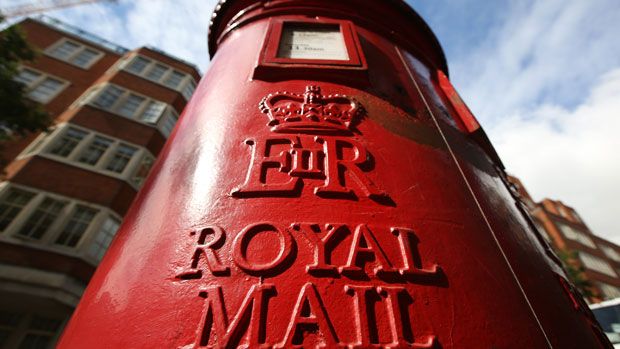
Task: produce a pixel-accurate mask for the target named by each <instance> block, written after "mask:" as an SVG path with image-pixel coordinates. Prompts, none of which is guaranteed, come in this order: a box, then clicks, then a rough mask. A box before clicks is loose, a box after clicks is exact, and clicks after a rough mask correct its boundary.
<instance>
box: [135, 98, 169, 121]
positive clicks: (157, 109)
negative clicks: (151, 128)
mask: <svg viewBox="0 0 620 349" xmlns="http://www.w3.org/2000/svg"><path fill="white" fill-rule="evenodd" d="M165 108H166V104H164V103H162V102H157V101H150V102H149V104H148V105H147V106H146V108H144V111H143V112H142V115H140V120H141V121H144V122H147V123H149V124H156V123H157V121H158V120H159V117H160V116H161V113H162V112H163V111H164V109H165Z"/></svg>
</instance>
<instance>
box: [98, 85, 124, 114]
mask: <svg viewBox="0 0 620 349" xmlns="http://www.w3.org/2000/svg"><path fill="white" fill-rule="evenodd" d="M123 92H125V91H124V90H123V89H121V88H120V87H116V86H114V85H107V86H106V87H105V88H103V89H102V91H101V93H100V94H99V96H98V97H97V99H95V101H94V103H93V104H94V105H96V106H98V107H101V108H104V109H112V106H113V105H114V104H116V101H117V100H118V99H119V98H120V97H121V95H122V94H123Z"/></svg>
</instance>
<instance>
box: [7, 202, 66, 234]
mask: <svg viewBox="0 0 620 349" xmlns="http://www.w3.org/2000/svg"><path fill="white" fill-rule="evenodd" d="M65 205H66V202H65V201H60V200H56V199H52V198H50V197H46V198H45V199H44V200H43V202H41V204H39V206H38V207H37V208H36V210H35V211H34V212H33V213H32V214H31V215H30V217H28V220H27V221H26V222H25V223H24V225H22V227H21V229H20V230H19V232H18V233H17V234H18V235H20V236H24V237H28V238H31V239H36V240H38V239H40V238H41V237H42V236H43V234H45V232H46V231H47V229H48V228H49V227H50V226H51V225H52V224H53V223H54V221H55V220H56V218H57V217H58V215H59V214H60V211H62V209H63V208H64V207H65Z"/></svg>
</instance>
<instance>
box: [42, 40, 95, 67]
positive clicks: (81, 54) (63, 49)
mask: <svg viewBox="0 0 620 349" xmlns="http://www.w3.org/2000/svg"><path fill="white" fill-rule="evenodd" d="M47 54H49V55H50V56H52V57H55V58H58V59H60V60H62V61H65V62H68V63H71V64H73V65H77V66H78V67H81V68H88V67H90V66H91V65H92V64H93V63H95V61H96V60H97V59H98V58H99V57H101V56H103V53H102V52H101V51H97V50H95V49H93V48H91V47H88V46H86V45H82V44H80V43H77V42H75V41H70V40H67V39H62V40H61V41H60V43H58V44H56V45H54V46H52V47H51V48H50V49H49V50H47Z"/></svg>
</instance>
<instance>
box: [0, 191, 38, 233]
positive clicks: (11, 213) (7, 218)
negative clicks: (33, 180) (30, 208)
mask: <svg viewBox="0 0 620 349" xmlns="http://www.w3.org/2000/svg"><path fill="white" fill-rule="evenodd" d="M34 195H35V194H34V193H31V192H29V191H25V190H21V189H16V188H10V189H9V190H8V193H7V194H6V195H5V196H4V199H3V200H2V202H1V203H0V230H4V229H6V227H8V226H9V224H11V222H13V219H15V217H17V215H18V214H19V213H20V212H21V210H22V209H23V208H24V206H26V205H27V204H28V203H29V202H30V200H31V199H32V198H33V197H34Z"/></svg>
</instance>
